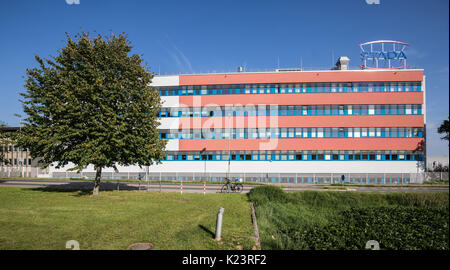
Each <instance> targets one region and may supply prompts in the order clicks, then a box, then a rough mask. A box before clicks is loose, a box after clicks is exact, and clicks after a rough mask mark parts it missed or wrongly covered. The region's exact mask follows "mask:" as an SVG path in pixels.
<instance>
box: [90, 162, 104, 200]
mask: <svg viewBox="0 0 450 270" xmlns="http://www.w3.org/2000/svg"><path fill="white" fill-rule="evenodd" d="M96 170H97V172H96V173H95V180H94V190H93V191H92V195H98V191H99V189H100V177H101V176H102V168H100V167H99V168H96Z"/></svg>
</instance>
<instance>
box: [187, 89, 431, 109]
mask: <svg viewBox="0 0 450 270" xmlns="http://www.w3.org/2000/svg"><path fill="white" fill-rule="evenodd" d="M423 95H424V94H423V92H370V93H367V92H364V93H361V92H358V93H293V94H242V95H199V96H180V97H179V104H180V107H214V106H227V105H228V106H231V105H233V106H237V105H242V106H256V105H271V104H276V105H344V104H423Z"/></svg>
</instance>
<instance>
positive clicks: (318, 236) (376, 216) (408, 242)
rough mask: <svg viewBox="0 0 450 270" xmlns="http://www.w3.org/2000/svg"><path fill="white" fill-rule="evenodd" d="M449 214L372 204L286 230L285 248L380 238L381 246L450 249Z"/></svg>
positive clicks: (347, 245)
mask: <svg viewBox="0 0 450 270" xmlns="http://www.w3.org/2000/svg"><path fill="white" fill-rule="evenodd" d="M448 218H449V213H448V211H447V210H446V209H445V208H417V207H403V206H395V207H370V208H352V209H349V210H345V211H343V212H341V216H340V218H337V219H336V220H334V221H332V222H330V223H329V224H327V225H325V226H320V227H317V226H315V227H312V226H311V227H308V228H302V227H301V226H300V227H298V226H295V225H294V224H291V225H292V227H291V228H290V229H289V230H286V231H282V232H281V234H283V235H285V238H290V239H289V240H288V241H285V243H286V245H285V246H279V247H274V248H282V249H315V250H317V249H340V250H342V249H358V250H362V249H365V245H366V242H367V241H369V240H376V241H378V243H379V244H380V248H381V249H395V250H416V249H420V250H428V249H438V250H441V249H445V250H448V249H449V237H448V236H449V227H448Z"/></svg>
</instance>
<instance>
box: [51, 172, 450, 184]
mask: <svg viewBox="0 0 450 270" xmlns="http://www.w3.org/2000/svg"><path fill="white" fill-rule="evenodd" d="M342 175H344V179H343V180H342ZM448 175H449V174H448V172H442V173H345V172H343V173H230V174H229V177H230V179H232V180H236V179H241V178H242V179H243V181H244V182H251V183H286V184H342V183H343V182H344V183H346V184H367V185H379V184H383V185H390V184H393V185H404V184H421V183H423V182H424V181H426V180H447V181H448V179H449V178H448ZM52 177H53V178H88V179H94V178H95V172H86V173H76V172H53V174H52ZM226 177H227V173H206V174H205V173H201V172H176V173H163V172H150V173H149V174H148V180H160V179H161V180H163V181H201V182H205V181H206V182H222V181H225V178H226ZM102 178H103V179H112V180H146V179H147V175H146V173H145V172H119V173H115V172H103V173H102Z"/></svg>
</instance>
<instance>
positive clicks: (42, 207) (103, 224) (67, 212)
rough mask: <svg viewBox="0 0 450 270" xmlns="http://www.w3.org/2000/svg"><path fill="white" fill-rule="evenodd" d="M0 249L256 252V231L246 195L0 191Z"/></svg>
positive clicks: (12, 189) (36, 190)
mask: <svg viewBox="0 0 450 270" xmlns="http://www.w3.org/2000/svg"><path fill="white" fill-rule="evenodd" d="M220 207H223V208H225V212H224V215H223V226H222V241H220V242H217V241H214V240H213V238H214V233H215V226H216V218H217V213H218V210H219V208H220ZM0 227H1V230H0V249H65V244H66V241H69V240H76V241H78V242H79V243H80V249H127V248H128V246H129V245H130V244H133V243H136V242H151V243H153V244H154V245H155V249H163V250H187V249H196V250H198V249H203V250H207V249H240V248H243V249H251V248H252V247H253V246H254V245H255V242H254V241H253V238H252V237H253V235H254V233H253V227H252V223H251V209H250V206H249V202H248V199H247V197H246V196H245V195H243V194H206V195H203V194H189V193H188V194H179V193H172V192H170V193H159V192H143V191H141V192H139V191H100V194H99V195H98V196H92V195H90V193H86V192H83V191H48V190H42V189H21V188H9V187H2V188H0Z"/></svg>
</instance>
